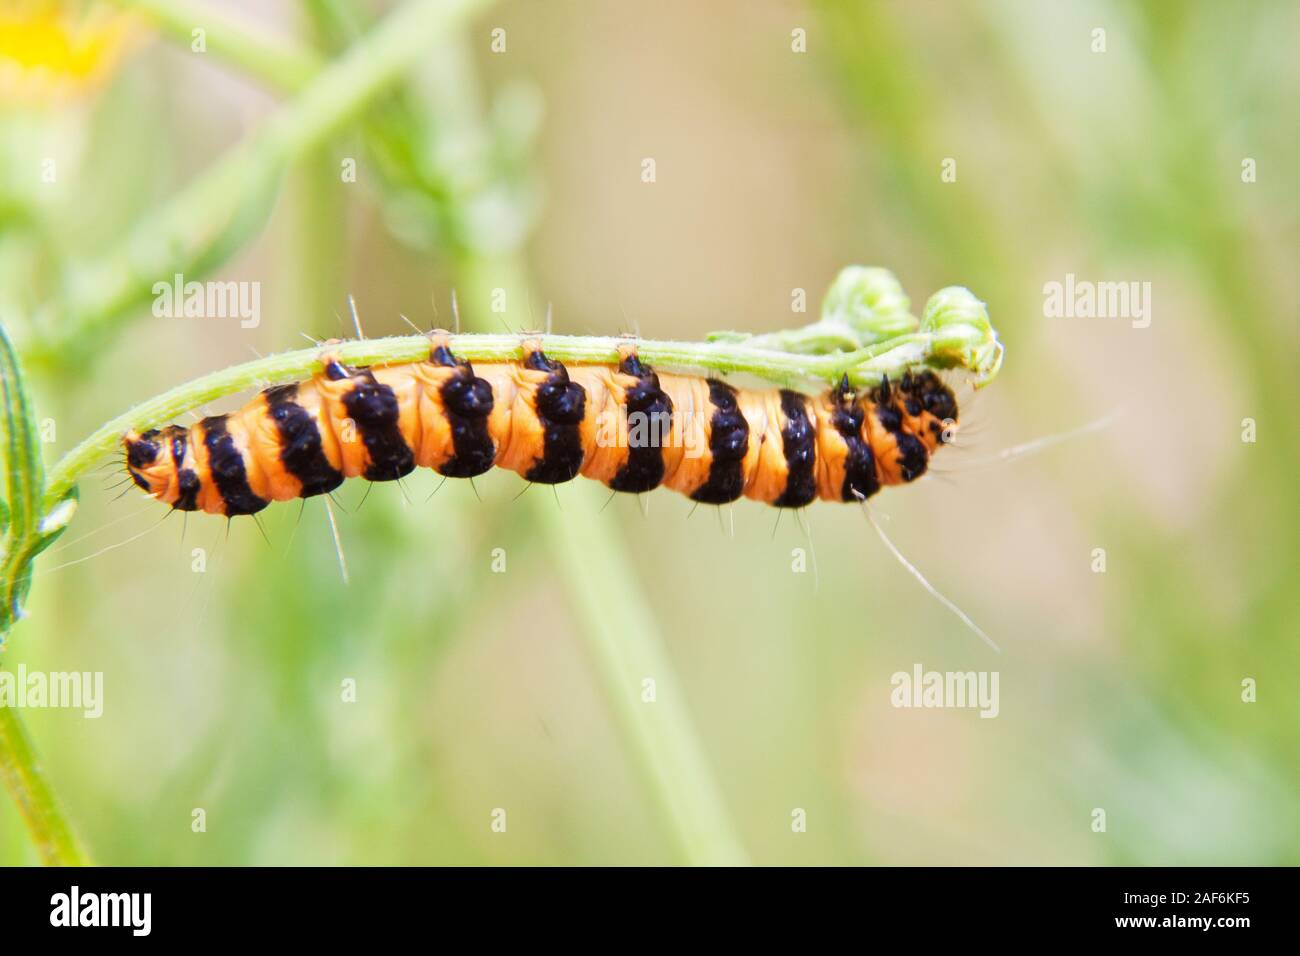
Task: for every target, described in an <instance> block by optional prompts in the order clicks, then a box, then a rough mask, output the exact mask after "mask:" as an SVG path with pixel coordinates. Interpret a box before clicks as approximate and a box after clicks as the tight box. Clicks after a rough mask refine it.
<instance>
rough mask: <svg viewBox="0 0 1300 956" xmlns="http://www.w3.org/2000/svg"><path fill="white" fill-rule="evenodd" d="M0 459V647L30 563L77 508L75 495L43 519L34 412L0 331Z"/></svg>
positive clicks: (18, 612)
mask: <svg viewBox="0 0 1300 956" xmlns="http://www.w3.org/2000/svg"><path fill="white" fill-rule="evenodd" d="M0 399H2V400H3V405H2V406H0V455H2V456H3V458H4V465H5V486H6V487H5V499H6V503H5V505H4V508H3V518H4V520H3V531H4V542H3V549H0V642H3V639H4V635H5V634H6V633H7V632H8V631H9V629H10V628H11V627H12V626H13V624H14V621H16V620H17V619H18V618H20V617H22V604H23V600H24V599H25V598H26V597H27V592H28V591H29V590H30V589H31V585H32V559H33V558H35V557H36V555H38V554H40V553H41V551H43V550H45V548H47V547H49V545H50V544H51V543H52V542H53V541H54V539H55V538H57V537H58V536H59V535H60V534H62V533H63V529H64V528H65V527H66V526H67V523H68V520H69V519H70V518H71V517H72V513H73V511H74V510H75V508H76V496H75V494H69V495H67V496H65V500H64V501H60V502H58V503H57V505H56V506H55V507H54V508H53V509H51V511H50V513H49V514H48V515H45V514H43V507H44V506H43V499H44V494H45V469H44V466H43V465H42V463H41V446H40V438H39V437H38V431H37V427H36V413H35V410H34V409H33V408H32V402H31V398H30V397H29V396H28V394H27V383H26V382H25V381H24V379H23V371H22V366H21V365H20V364H19V362H18V354H17V353H16V352H15V351H14V347H13V343H11V342H10V341H9V336H8V334H7V333H6V332H5V330H4V327H3V326H0Z"/></svg>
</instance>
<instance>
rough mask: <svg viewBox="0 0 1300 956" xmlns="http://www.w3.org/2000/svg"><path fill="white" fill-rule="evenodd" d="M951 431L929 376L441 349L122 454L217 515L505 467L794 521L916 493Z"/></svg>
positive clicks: (289, 390) (156, 488)
mask: <svg viewBox="0 0 1300 956" xmlns="http://www.w3.org/2000/svg"><path fill="white" fill-rule="evenodd" d="M956 420H957V403H956V401H955V399H954V398H953V394H952V391H951V390H950V389H949V388H948V387H947V386H946V385H944V384H943V383H942V382H941V381H940V380H939V378H938V377H937V376H936V375H934V374H933V373H932V372H928V371H924V372H920V373H909V374H907V375H904V376H903V378H902V379H901V380H900V381H898V382H896V383H890V382H889V381H888V380H887V379H886V380H884V381H882V382H881V383H880V385H878V386H876V387H875V388H873V389H870V390H869V391H866V392H862V393H855V392H853V391H851V390H850V389H849V388H848V385H847V382H846V383H844V384H842V385H840V386H839V387H837V388H833V389H830V390H828V391H826V392H824V393H822V394H821V395H817V396H810V395H804V394H801V393H799V392H794V391H789V390H786V389H780V390H778V389H765V390H744V389H736V388H733V387H732V386H730V385H728V384H726V383H724V382H721V381H716V380H712V379H704V378H699V377H692V376H685V375H669V374H664V375H658V374H656V373H655V372H654V371H653V370H652V369H651V368H650V367H649V366H647V365H645V364H643V363H642V362H641V361H640V360H639V359H638V358H637V356H636V352H635V349H634V348H632V347H630V346H629V347H626V348H624V349H623V350H622V356H621V359H620V361H619V363H618V364H617V365H615V366H611V365H586V364H575V365H572V366H569V367H567V368H566V367H565V366H564V365H563V364H561V363H560V362H557V361H554V360H553V359H550V358H548V357H547V356H546V355H545V354H544V353H543V352H542V350H541V347H540V345H539V344H538V343H537V342H535V341H529V342H525V343H524V358H523V360H522V361H520V362H493V363H481V364H479V365H478V366H473V365H471V364H470V363H469V362H468V361H465V360H463V359H457V358H456V357H455V356H454V355H452V353H451V351H450V349H449V348H448V346H447V338H446V337H445V336H443V335H438V336H435V337H434V339H433V346H432V349H431V352H430V355H429V358H428V360H427V361H424V362H408V363H404V364H400V365H389V366H376V367H372V368H349V367H347V366H344V365H343V364H342V363H340V362H339V361H338V359H337V357H335V356H333V355H326V356H325V357H324V368H323V370H322V371H321V372H320V373H319V374H317V375H316V376H315V377H314V378H312V379H311V380H309V381H306V382H299V383H292V384H288V385H279V386H276V387H273V388H268V389H266V390H265V391H263V392H262V393H261V394H259V395H258V396H257V397H256V398H255V399H253V400H252V401H251V402H249V403H248V404H247V405H245V406H244V407H243V408H241V409H240V410H239V411H236V412H233V413H231V414H229V415H216V416H212V417H210V418H205V419H203V420H202V421H200V422H198V423H197V424H195V425H193V426H192V427H190V428H182V427H180V426H177V425H169V426H167V427H165V428H162V429H153V430H150V431H147V432H144V433H143V434H139V433H135V432H132V433H130V434H128V435H126V436H125V437H124V439H123V444H124V445H125V447H126V462H127V470H128V471H129V472H130V474H131V477H132V478H133V479H134V480H135V483H136V484H137V485H139V486H140V487H141V488H143V489H144V490H145V491H147V492H148V493H149V494H151V495H153V496H154V497H155V498H157V499H158V500H160V501H162V502H164V503H166V504H170V505H171V506H172V507H173V508H176V509H179V510H182V511H206V512H209V513H211V514H224V515H240V514H255V513H256V512H258V511H261V510H262V509H263V508H265V507H266V506H267V505H268V504H269V503H270V502H272V501H286V500H289V499H291V498H300V497H311V496H312V495H319V494H325V493H327V492H330V491H333V490H334V489H335V488H336V487H338V486H339V485H340V484H342V482H343V481H344V480H345V479H347V478H353V477H358V476H360V477H364V478H368V479H370V480H372V481H392V480H395V479H398V478H401V477H403V476H404V475H406V474H408V473H410V472H411V471H412V470H414V469H415V468H417V467H423V468H432V469H433V470H434V471H437V472H439V473H440V474H443V475H447V476H449V477H453V478H470V477H473V476H474V475H479V474H482V473H483V472H485V471H487V470H488V469H489V468H492V467H494V466H497V467H502V468H509V469H510V470H512V471H515V472H518V473H519V474H520V475H522V476H523V477H524V478H526V479H527V480H529V481H534V482H539V483H542V484H558V483H560V482H565V481H569V480H571V479H573V478H576V477H577V476H578V475H583V476H585V477H588V478H594V479H596V480H598V481H601V482H603V483H604V484H605V485H607V486H608V487H610V488H612V489H613V490H615V491H624V492H630V493H640V492H644V491H650V490H652V489H654V488H657V487H660V486H661V485H662V486H664V487H667V488H671V489H672V490H674V491H677V492H680V493H681V494H684V495H687V496H688V497H690V498H691V499H693V500H695V501H699V502H704V503H708V504H725V503H727V502H730V501H735V500H736V499H737V498H740V497H742V496H743V497H747V498H752V499H755V500H757V501H762V502H765V503H767V504H769V505H773V506H775V507H779V508H801V507H803V506H805V505H807V504H810V503H811V502H813V501H814V500H816V499H818V498H820V499H822V500H824V501H859V500H863V499H866V498H869V497H871V496H872V495H873V494H875V493H876V492H877V491H879V490H880V488H881V487H883V486H885V485H894V484H900V483H903V482H908V481H912V480H914V479H915V478H918V477H920V476H921V475H922V474H924V472H925V470H926V468H927V467H928V464H929V458H930V455H931V454H932V453H933V452H934V451H935V450H936V449H937V448H938V447H939V446H940V445H941V444H943V443H945V442H946V441H949V440H951V435H952V430H953V428H954V427H955V423H956Z"/></svg>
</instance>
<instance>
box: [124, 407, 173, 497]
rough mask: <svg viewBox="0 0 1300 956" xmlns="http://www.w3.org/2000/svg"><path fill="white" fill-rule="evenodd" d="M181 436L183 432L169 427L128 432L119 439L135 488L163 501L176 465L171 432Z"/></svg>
mask: <svg viewBox="0 0 1300 956" xmlns="http://www.w3.org/2000/svg"><path fill="white" fill-rule="evenodd" d="M173 431H175V432H181V433H182V434H183V433H184V429H181V428H177V427H176V426H174V425H173V426H169V427H168V428H166V429H162V430H159V429H157V428H151V429H149V430H148V431H146V432H136V431H131V432H127V433H126V434H125V435H124V436H123V437H122V447H123V448H125V449H126V470H127V472H128V473H129V474H130V475H131V480H132V481H134V482H135V483H136V485H137V486H139V487H140V488H142V489H144V490H145V491H147V492H148V493H149V494H151V495H153V496H154V497H155V498H160V499H164V500H165V499H166V497H167V491H168V489H169V488H170V487H171V486H172V483H173V481H174V479H175V476H176V471H177V468H178V463H177V462H175V461H174V460H173V453H174V451H175V450H176V449H175V448H174V446H175V445H176V444H177V436H175V435H173V434H172V432H173ZM180 450H181V454H182V455H183V454H184V440H183V439H181V449H180Z"/></svg>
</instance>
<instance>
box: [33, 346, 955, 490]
mask: <svg viewBox="0 0 1300 956" xmlns="http://www.w3.org/2000/svg"><path fill="white" fill-rule="evenodd" d="M526 337H527V338H532V339H535V340H537V341H539V342H540V343H541V345H542V348H543V349H544V350H545V352H546V354H547V355H549V356H551V357H552V358H555V359H559V360H560V361H562V362H574V363H584V362H586V363H604V364H607V363H612V362H616V361H618V358H619V347H620V346H625V345H627V344H628V343H629V341H631V340H629V339H624V338H617V337H610V336H568V335H541V334H538V335H532V336H524V335H454V336H451V339H450V348H451V350H452V351H453V352H454V353H455V354H456V355H457V356H459V357H461V358H466V359H469V360H471V361H480V362H507V361H516V360H520V359H522V358H523V347H522V343H523V341H524V339H525V338H526ZM932 344H933V337H932V336H931V335H930V334H929V333H925V332H915V333H912V334H910V335H904V336H899V337H898V338H897V339H891V340H889V341H886V342H881V343H879V344H877V345H873V346H869V347H867V348H864V349H859V350H858V351H856V352H845V353H836V354H832V355H792V354H788V353H784V352H769V351H764V350H762V349H752V348H746V347H745V346H743V345H735V344H731V343H720V342H671V341H650V340H637V342H636V345H637V352H638V354H639V355H640V356H641V358H642V359H643V360H644V361H646V362H648V363H649V364H650V365H652V366H658V367H661V368H663V369H670V368H676V369H681V370H687V371H690V370H705V371H712V372H718V373H720V374H724V375H725V374H732V373H749V374H753V375H758V376H761V377H763V378H765V379H768V380H770V381H773V382H777V383H782V384H798V383H800V382H808V381H809V380H820V381H823V382H834V381H837V380H838V379H839V378H840V377H841V376H842V375H848V376H849V379H850V381H851V382H854V383H856V384H859V385H866V384H874V383H876V382H878V381H880V378H881V376H882V375H889V376H891V377H898V376H900V375H902V373H903V372H904V371H906V370H907V369H908V368H914V367H916V366H919V365H924V364H927V362H929V361H931V360H932V359H933V358H934V356H933V355H932V353H931V352H930V351H929V350H928V349H929V346H931V345H932ZM326 351H328V352H331V353H333V354H335V355H337V356H338V358H339V359H340V360H341V361H343V362H345V363H347V364H349V365H388V364H397V363H402V362H416V361H422V360H424V359H426V358H427V357H428V354H429V339H428V337H426V336H423V335H405V336H394V337H390V338H381V339H363V340H360V341H349V342H340V343H338V344H335V345H329V346H323V347H321V348H311V349H298V350H296V351H292V352H281V353H279V354H276V355H268V356H266V357H265V358H260V359H254V360H253V361H251V362H245V363H244V364H242V365H235V366H232V367H230V368H227V369H222V370H221V371H219V372H214V373H212V374H211V375H205V376H203V377H202V378H199V379H196V380H194V381H193V382H188V383H186V384H184V385H180V386H177V387H176V388H174V389H172V390H171V391H168V392H164V393H163V394H162V395H159V396H157V397H155V398H151V399H149V400H148V401H145V402H141V403H140V404H139V405H137V406H135V407H134V408H132V409H131V410H130V411H127V412H125V413H123V414H121V415H119V416H118V417H117V418H114V419H113V420H112V421H109V422H108V423H106V424H105V425H103V426H102V427H100V428H99V429H97V430H96V431H95V432H94V433H93V434H92V435H91V436H90V437H88V438H87V439H85V440H84V441H83V442H81V443H80V444H79V445H77V446H76V447H75V448H73V449H72V450H71V451H70V452H68V453H67V454H66V455H65V456H64V457H63V458H62V459H60V461H59V463H58V464H57V465H55V466H54V468H53V469H52V470H51V471H50V475H49V481H48V483H47V485H46V492H45V505H46V508H47V509H49V508H52V507H53V506H54V505H55V504H57V503H58V502H59V501H61V500H62V499H63V498H64V497H65V496H66V495H67V494H68V492H69V491H71V490H72V488H73V486H74V485H75V484H76V482H77V480H78V478H79V477H80V476H81V475H82V474H84V473H85V472H86V470H87V469H89V468H91V467H93V466H95V465H96V464H97V463H99V462H100V461H101V460H102V459H103V457H104V456H105V455H107V454H109V453H110V452H113V451H114V450H116V449H117V448H118V445H119V443H120V441H121V438H122V436H123V435H124V434H125V433H126V432H128V431H130V430H131V429H146V428H156V427H158V426H161V425H165V424H167V423H168V422H171V421H172V420H174V419H175V418H177V417H178V416H180V415H182V414H183V413H185V412H188V411H190V410H192V409H195V408H198V407H199V406H201V405H205V404H207V403H208V402H211V401H214V400H215V399H218V398H221V397H223V396H226V395H232V394H235V393H237V392H242V391H245V390H247V389H249V388H253V387H258V386H263V385H270V384H275V383H278V382H284V381H289V380H294V379H302V378H308V377H310V376H312V375H314V374H315V373H317V372H318V371H320V370H321V368H322V365H321V356H322V355H323V354H324V353H325V352H326Z"/></svg>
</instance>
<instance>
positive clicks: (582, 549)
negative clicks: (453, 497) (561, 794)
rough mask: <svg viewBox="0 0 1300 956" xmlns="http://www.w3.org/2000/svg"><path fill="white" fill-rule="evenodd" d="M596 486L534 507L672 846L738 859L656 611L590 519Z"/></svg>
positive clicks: (700, 858)
mask: <svg viewBox="0 0 1300 956" xmlns="http://www.w3.org/2000/svg"><path fill="white" fill-rule="evenodd" d="M602 491H603V489H597V488H595V487H592V488H584V489H583V492H582V493H583V494H585V495H586V496H587V497H586V498H584V499H583V501H582V502H579V505H578V507H570V508H568V509H567V510H564V511H561V509H559V508H555V507H550V508H538V509H537V514H538V517H539V518H540V519H541V522H542V526H543V528H544V530H545V534H546V537H547V539H548V540H550V541H552V542H554V544H555V545H556V546H557V551H558V553H559V556H560V558H561V561H562V566H561V568H560V570H561V572H562V573H563V574H564V575H565V577H567V578H568V579H569V580H570V581H572V582H575V583H576V585H577V586H575V587H570V588H569V589H568V591H569V596H570V598H571V599H572V600H574V601H575V602H576V603H577V607H576V610H577V612H578V615H579V618H580V619H581V620H582V621H583V624H584V627H583V633H584V635H585V638H586V640H585V643H586V645H587V648H588V650H589V651H590V652H591V654H592V657H593V658H594V663H595V665H596V670H597V671H598V673H599V674H600V676H601V683H602V684H603V685H604V687H605V690H606V697H607V699H608V700H609V702H610V706H611V707H612V708H613V711H614V717H615V719H616V720H617V722H618V724H619V726H620V727H621V729H622V731H623V733H624V735H625V737H626V738H628V739H629V741H630V743H631V744H632V750H633V752H634V753H635V754H637V755H638V756H639V757H640V760H639V763H640V764H641V767H642V770H643V772H644V775H645V777H646V778H647V780H648V781H649V783H650V785H651V786H652V787H653V788H654V795H655V797H656V799H657V801H658V803H659V804H660V805H661V806H662V807H663V808H664V810H665V811H666V812H667V814H668V822H669V830H670V831H671V832H672V833H673V834H674V835H675V836H676V838H677V843H678V849H679V850H680V852H681V853H682V854H683V855H684V857H685V859H686V860H687V861H688V862H690V863H692V864H696V865H703V866H733V865H742V864H744V863H746V862H747V857H746V853H745V849H744V847H743V846H742V844H741V842H740V839H739V837H738V835H737V833H736V829H735V826H734V824H733V823H732V822H731V819H730V817H729V816H728V814H727V810H726V803H725V801H724V800H723V798H722V794H721V792H720V790H719V788H718V785H717V783H716V781H715V780H714V776H713V771H712V768H711V767H710V766H709V761H708V758H707V756H706V754H705V751H704V747H703V745H702V744H701V743H700V740H699V735H698V733H697V731H696V730H695V727H694V725H693V722H692V720H691V715H690V710H689V708H688V707H687V704H686V700H685V688H684V687H683V685H682V682H681V679H680V678H679V677H677V676H676V674H675V670H674V667H673V664H672V660H671V659H670V658H669V656H668V653H667V651H666V649H665V648H664V646H663V642H662V640H661V639H660V637H659V635H658V633H657V632H656V626H655V614H654V611H653V609H652V608H651V607H650V605H649V603H648V602H647V601H646V599H645V594H644V592H643V591H642V588H641V584H640V582H639V581H638V580H637V579H636V576H635V575H634V574H633V573H632V571H631V569H630V567H629V566H628V561H627V557H626V556H625V555H624V553H623V549H622V548H621V547H620V545H619V543H618V541H616V540H615V538H614V536H613V535H612V534H610V533H609V532H608V531H607V530H605V528H606V527H607V526H605V525H602V524H600V523H599V522H598V521H597V519H596V516H597V514H598V513H599V500H598V499H599V497H600V496H601V492H602ZM584 503H586V504H590V505H591V507H585V508H584V507H582V505H583V504H584ZM646 680H652V681H654V687H655V693H654V699H653V700H649V701H648V700H646V699H644V698H643V692H644V685H643V682H644V681H646Z"/></svg>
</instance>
